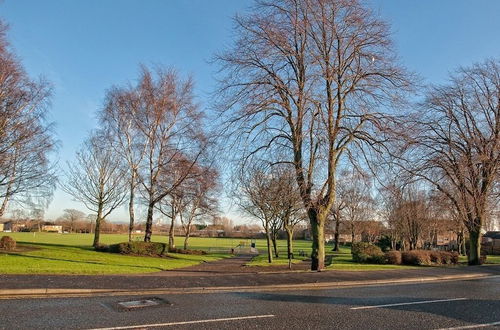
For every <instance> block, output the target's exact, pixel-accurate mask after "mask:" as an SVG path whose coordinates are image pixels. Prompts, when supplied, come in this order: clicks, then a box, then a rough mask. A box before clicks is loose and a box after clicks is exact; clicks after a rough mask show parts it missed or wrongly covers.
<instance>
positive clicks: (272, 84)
mask: <svg viewBox="0 0 500 330" xmlns="http://www.w3.org/2000/svg"><path fill="white" fill-rule="evenodd" d="M235 27H236V39H235V41H234V44H233V46H231V47H229V48H228V49H227V50H226V51H223V52H221V53H220V54H218V55H217V56H216V61H215V62H216V63H218V64H219V66H220V74H221V76H220V80H219V81H220V85H219V89H218V93H217V95H218V100H217V106H216V108H217V110H218V113H217V115H218V117H219V118H221V119H222V124H221V125H220V127H219V130H220V131H221V132H222V135H223V136H222V139H221V140H220V141H221V144H222V145H224V146H233V152H232V155H233V156H234V157H235V159H236V160H238V164H239V166H237V167H235V168H237V169H235V172H237V173H242V174H241V175H240V174H238V176H240V179H239V180H237V181H238V182H239V183H240V184H241V185H240V187H239V188H237V189H236V191H237V194H238V196H240V197H239V198H240V199H241V203H240V204H241V206H242V208H243V209H244V210H245V211H247V212H248V213H249V214H253V215H255V216H257V217H258V218H259V219H264V220H263V224H264V227H265V228H267V227H268V228H269V229H268V230H267V233H268V237H269V241H271V242H272V240H273V239H272V235H273V234H272V231H273V229H272V228H273V226H274V227H279V226H281V227H283V228H285V227H284V226H285V225H284V224H281V225H273V224H272V223H273V219H280V221H284V220H283V219H284V218H286V214H287V212H291V213H292V214H302V215H306V216H307V218H308V219H309V223H310V227H311V230H312V236H313V243H312V256H311V258H312V264H311V268H312V269H313V270H321V269H323V268H324V256H325V246H324V229H325V224H326V222H327V221H328V219H329V218H330V217H340V216H343V217H344V218H346V217H350V218H352V219H355V218H356V217H360V216H362V214H361V215H360V214H358V212H357V211H356V212H354V210H353V209H350V207H351V206H352V205H358V206H360V207H357V210H358V211H359V210H360V209H363V210H365V211H363V212H370V207H369V206H368V205H369V204H370V203H371V202H370V201H369V200H367V199H365V198H362V195H363V194H365V192H363V189H364V190H366V189H368V190H370V189H372V188H370V187H369V186H368V188H365V185H356V186H353V187H351V188H345V191H344V190H343V189H344V188H342V187H346V186H348V185H344V184H342V180H351V177H353V176H356V175H358V174H352V173H356V172H357V173H370V172H371V173H373V174H375V176H376V177H377V178H378V180H379V182H381V183H382V185H383V186H390V185H389V184H390V183H391V182H393V181H394V179H395V178H397V179H398V180H401V183H399V182H398V184H397V185H396V186H395V187H396V188H393V189H392V191H393V193H392V196H393V198H392V205H396V206H394V208H393V209H395V210H396V211H394V212H396V213H398V214H404V212H407V211H403V210H404V209H406V208H410V209H411V210H413V211H411V212H417V211H418V212H420V211H422V212H423V211H424V210H425V212H431V213H432V212H434V213H435V214H440V213H442V212H445V213H446V215H453V217H455V219H457V221H458V222H460V223H461V224H463V227H464V228H465V229H466V230H467V232H468V234H469V237H470V242H471V249H470V253H469V263H470V264H477V263H479V255H480V239H481V230H482V229H483V227H484V222H485V218H486V217H487V214H488V212H489V210H490V209H492V208H493V207H494V206H495V205H496V204H497V203H498V199H499V191H500V190H499V180H498V178H499V172H500V170H499V167H500V165H499V164H500V147H499V144H500V101H499V94H500V62H499V60H494V59H492V60H488V61H485V62H483V63H480V64H476V65H473V66H471V67H468V68H462V69H459V70H458V71H457V72H456V73H455V74H453V75H452V76H451V77H450V80H449V81H448V82H447V83H445V84H443V85H439V86H426V87H425V88H423V86H419V84H418V79H417V78H416V77H415V75H414V74H412V73H411V72H409V71H408V70H406V69H405V68H404V67H403V66H402V65H401V64H400V62H399V60H398V57H397V54H396V52H395V50H394V48H393V46H392V41H391V38H390V28H389V26H388V24H387V23H386V22H384V21H383V20H381V19H380V18H379V17H378V15H375V14H373V12H372V11H371V9H369V8H368V7H367V6H366V5H364V4H363V3H362V2H360V1H357V0H273V1H269V0H256V2H255V5H254V7H253V9H252V10H251V12H250V13H248V14H246V15H243V16H237V17H236V18H235ZM2 31H4V28H2ZM0 54H1V60H2V65H1V70H2V74H1V75H0V79H1V80H0V88H1V89H0V90H1V94H0V107H1V108H0V111H2V113H1V114H2V115H1V116H0V156H1V157H0V197H1V198H2V210H3V209H4V206H3V205H4V204H5V203H7V202H8V201H9V200H12V199H13V196H18V197H19V198H17V199H18V200H22V199H24V200H28V198H27V197H32V198H31V199H33V198H35V199H36V197H40V196H47V195H50V194H46V191H47V190H50V189H52V188H53V187H54V174H53V171H51V169H50V165H49V162H48V158H47V155H48V153H49V152H51V151H52V150H54V146H55V143H54V140H53V138H52V135H51V134H50V127H51V125H50V123H47V122H46V120H45V115H44V114H45V105H46V103H47V100H48V96H49V94H50V93H49V91H50V89H49V88H48V87H47V85H46V84H45V83H43V82H42V81H39V82H34V81H32V80H31V79H29V78H28V77H27V76H26V74H25V73H24V72H23V70H22V68H21V67H20V65H19V62H18V61H17V60H16V59H15V58H14V56H13V55H12V54H11V52H9V50H8V47H7V45H6V41H5V38H4V34H3V32H2V34H1V36H0ZM417 89H418V90H422V91H424V92H423V97H422V98H421V101H420V102H410V101H409V100H415V99H416V98H417V97H418V96H419V95H415V93H414V92H415V90H417ZM203 117H204V116H203V112H202V111H201V110H200V109H199V107H198V106H197V105H196V103H195V102H194V101H193V82H192V81H191V80H190V79H181V78H179V76H178V74H177V73H176V72H175V71H174V70H165V69H162V68H157V69H155V70H150V69H148V68H145V67H143V68H142V69H141V74H140V76H139V78H138V80H137V83H136V84H129V85H126V86H120V87H113V88H111V89H110V90H109V91H108V92H107V94H106V100H105V106H104V108H103V109H102V111H100V113H99V119H100V127H99V129H98V130H96V131H94V132H93V133H92V134H91V136H90V137H89V139H88V140H87V141H86V142H85V143H84V145H83V147H82V149H81V151H80V152H79V153H78V154H77V159H76V161H75V162H74V163H72V164H70V165H69V167H68V170H67V173H66V174H67V175H66V176H67V180H66V181H65V182H64V183H63V188H64V190H66V191H67V192H69V193H70V194H72V195H73V196H74V197H75V199H77V200H80V201H82V202H83V203H85V205H87V207H88V208H89V209H90V210H92V211H93V212H95V213H96V214H97V221H96V227H97V228H98V226H99V223H100V221H102V219H104V218H106V216H107V215H108V214H109V213H110V212H112V211H113V210H114V209H115V208H116V207H118V206H119V205H121V204H122V203H124V202H125V200H127V201H128V205H129V214H130V228H132V227H133V224H134V221H135V215H134V213H135V211H134V205H137V204H140V205H143V206H144V207H145V208H146V209H147V217H146V233H145V237H144V239H145V241H149V240H150V239H151V234H152V228H153V224H154V222H153V216H154V212H156V211H158V212H161V213H163V214H165V215H166V216H168V217H169V218H170V219H171V221H172V224H174V222H175V219H178V218H179V219H181V218H182V220H183V222H184V223H185V224H186V223H189V221H192V219H194V218H196V217H198V216H202V215H205V214H207V213H210V211H209V210H212V209H213V208H214V205H215V204H216V203H215V199H214V198H213V197H214V194H215V192H216V191H217V187H218V185H217V180H216V177H217V171H216V170H215V169H214V166H213V158H212V156H213V154H214V153H213V152H211V150H212V149H211V147H212V145H211V142H212V139H211V138H210V136H209V135H210V134H208V133H207V132H206V131H204V129H203V128H204V127H205V126H204V124H203V123H204V121H203V119H204V118H203ZM262 164H264V165H262ZM344 169H348V171H346V172H345V173H344V171H343V170H344ZM285 173H286V174H285ZM359 175H361V176H365V175H364V174H359ZM281 177H286V178H287V179H286V180H285V181H287V180H292V181H293V182H294V188H293V189H292V188H291V189H290V190H289V191H294V193H292V194H289V193H288V194H287V193H283V192H282V191H275V193H274V194H273V196H278V195H279V196H281V197H283V198H285V197H286V198H288V197H290V198H291V200H288V201H286V202H285V203H284V204H283V205H282V206H279V207H276V206H275V205H276V204H279V203H280V202H279V201H277V200H275V199H274V198H273V196H271V198H270V199H268V198H264V201H265V202H264V203H260V202H258V201H255V198H254V195H255V190H257V189H261V188H262V189H261V190H262V191H263V192H270V191H274V189H275V188H276V184H275V183H272V182H273V180H277V182H280V183H279V185H278V187H281V186H283V185H282V184H281ZM274 182H276V181H274ZM417 182H419V183H418V184H420V185H422V186H424V187H425V189H424V190H426V192H425V193H424V195H426V196H429V195H432V196H433V198H438V199H442V200H443V201H446V202H443V203H442V204H443V205H448V207H447V209H446V211H437V210H432V209H431V210H429V208H430V207H431V206H430V204H428V203H427V202H422V200H423V199H422V193H420V192H419V191H416V190H415V189H413V188H411V189H410V190H408V191H403V190H401V189H403V188H404V187H410V186H411V185H413V184H417ZM389 188H390V187H389ZM405 189H406V188H405ZM287 191H288V190H287ZM136 193H138V196H137V198H136ZM200 196H202V197H200ZM21 197H24V198H21ZM259 198H260V197H259ZM279 199H281V198H279ZM398 200H399V202H401V200H403V201H404V203H402V205H403V206H404V207H402V206H401V207H397V205H399V204H398V203H399V202H396V201H398ZM346 201H349V203H346ZM285 204H286V206H287V207H289V208H291V209H292V210H293V211H290V210H288V211H286V209H287V207H285ZM400 204H401V203H400ZM264 209H265V212H264ZM271 210H272V211H271ZM2 212H3V211H2ZM269 212H270V213H269ZM279 212H283V213H282V214H281V215H280V216H278V215H277V214H278V213H279ZM264 213H266V214H271V216H269V215H264ZM398 218H402V216H398ZM190 219H191V220H190ZM189 227H190V226H186V228H189ZM412 230H413V229H412ZM409 231H411V230H409ZM170 236H171V237H170V240H169V243H170V247H171V248H173V247H174V242H173V234H171V235H170ZM98 241H99V236H98V230H96V239H95V241H94V244H95V245H97V244H98ZM186 244H187V243H186ZM409 244H410V245H412V244H414V242H413V243H412V239H410V243H409ZM270 246H271V244H269V250H270ZM269 255H271V253H269Z"/></svg>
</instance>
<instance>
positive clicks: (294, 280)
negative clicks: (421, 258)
mask: <svg viewBox="0 0 500 330" xmlns="http://www.w3.org/2000/svg"><path fill="white" fill-rule="evenodd" d="M250 258H251V256H244V255H243V256H236V257H233V258H228V259H223V260H219V261H215V262H210V263H204V264H200V265H197V266H191V267H186V268H183V269H179V270H173V271H163V272H158V273H150V274H137V275H136V274H134V275H0V296H1V295H8V294H9V295H11V294H21V293H22V292H24V294H29V293H30V292H29V290H30V289H31V290H32V291H33V292H39V293H40V292H42V291H41V290H36V289H45V290H48V291H50V290H52V292H55V291H59V292H62V291H61V290H65V289H67V290H68V291H72V292H75V293H77V292H78V289H80V290H82V292H84V291H85V290H89V289H95V290H110V291H112V290H129V291H134V290H151V289H155V290H161V289H163V290H168V289H175V290H182V289H188V288H191V289H193V288H198V289H200V288H203V289H217V288H233V289H236V287H238V288H252V287H266V286H268V287H270V286H273V287H280V286H281V287H291V286H294V287H300V286H306V287H307V286H309V287H312V286H320V287H321V286H324V287H335V286H351V285H366V284H376V283H402V282H409V281H433V280H447V279H465V278H475V277H484V276H500V265H488V266H474V267H465V266H456V267H421V268H417V269H402V270H385V271H336V270H335V269H332V270H327V271H322V272H312V271H305V270H299V271H287V270H283V269H282V268H279V267H278V268H274V271H273V268H268V267H248V266H243V265H244V264H245V263H246V262H247V261H248V260H249V259H250ZM305 266H308V265H307V263H306V262H304V263H303V264H302V265H294V268H295V269H297V268H299V269H304V267H305ZM262 270H266V271H265V272H262ZM0 271H1V270H0ZM16 292H17V293H16Z"/></svg>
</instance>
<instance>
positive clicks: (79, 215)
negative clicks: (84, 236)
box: [60, 209, 86, 233]
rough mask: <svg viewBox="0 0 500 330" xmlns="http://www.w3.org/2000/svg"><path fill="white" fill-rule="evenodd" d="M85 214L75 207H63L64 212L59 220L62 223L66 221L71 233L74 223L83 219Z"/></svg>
mask: <svg viewBox="0 0 500 330" xmlns="http://www.w3.org/2000/svg"><path fill="white" fill-rule="evenodd" d="M85 217H86V214H85V213H83V212H82V211H80V210H75V209H64V214H63V215H62V216H61V218H60V220H61V221H62V222H63V223H67V224H68V227H69V232H70V233H73V232H74V231H73V230H74V229H75V223H76V222H78V221H82V220H84V219H85Z"/></svg>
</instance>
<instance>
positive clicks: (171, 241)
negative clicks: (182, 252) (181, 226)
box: [168, 212, 175, 251]
mask: <svg viewBox="0 0 500 330" xmlns="http://www.w3.org/2000/svg"><path fill="white" fill-rule="evenodd" d="M172 213H173V212H172ZM174 229H175V215H174V214H172V219H171V220H170V229H169V231H168V250H169V251H173V250H174V249H175V241H174V240H175V238H174Z"/></svg>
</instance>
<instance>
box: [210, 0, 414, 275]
mask: <svg viewBox="0 0 500 330" xmlns="http://www.w3.org/2000/svg"><path fill="white" fill-rule="evenodd" d="M235 22H236V30H237V31H236V32H237V39H236V42H235V44H234V47H232V48H231V49H230V50H229V51H227V52H226V53H223V54H221V55H219V56H218V60H219V62H220V63H221V66H222V69H221V70H222V72H223V73H225V75H224V77H223V78H222V79H221V88H220V94H219V95H220V97H221V103H222V104H223V105H224V106H225V108H224V109H225V110H224V111H225V112H224V114H225V116H224V118H225V120H226V123H227V126H228V130H229V131H230V132H236V135H237V136H238V138H237V141H239V143H240V144H239V145H238V146H239V147H240V149H242V150H243V151H242V154H241V155H240V156H241V158H242V159H244V160H245V161H250V160H251V159H252V158H258V157H260V158H266V157H268V156H269V155H275V154H277V153H279V152H281V154H283V155H285V157H284V159H279V160H278V162H280V163H290V164H291V165H292V166H293V168H294V172H295V179H296V181H297V184H298V187H299V192H300V196H301V199H302V203H303V205H304V208H305V210H306V211H307V214H308V217H309V221H310V224H311V229H312V236H313V243H312V255H311V259H312V262H311V268H312V269H313V270H321V269H323V268H324V254H325V250H324V224H325V221H326V219H327V216H328V214H329V213H330V211H331V208H332V207H333V205H334V203H335V187H336V183H335V176H336V170H337V167H338V165H339V163H341V162H342V159H343V157H347V158H351V159H354V158H355V157H351V156H353V153H354V152H355V151H356V150H363V148H365V147H367V146H371V147H375V146H376V145H377V144H378V143H381V142H383V141H384V139H383V138H381V134H379V132H380V130H381V129H382V128H383V127H384V121H385V119H386V113H384V112H383V111H382V110H380V109H383V108H382V107H380V105H381V104H387V103H389V102H392V101H394V100H397V99H398V96H399V95H400V93H399V92H400V91H402V90H406V87H407V86H409V82H408V79H407V77H408V75H407V74H406V72H405V70H404V69H403V68H401V67H400V66H398V64H397V63H398V61H397V59H396V56H395V54H394V51H393V48H392V45H391V41H390V38H389V34H390V32H389V28H388V26H387V24H386V23H385V22H383V21H381V20H380V19H378V18H377V17H376V15H373V14H372V12H371V11H370V10H369V9H368V8H367V7H365V6H363V5H362V4H361V3H360V2H359V1H353V0H349V1H347V0H340V1H339V0H277V1H266V0H261V1H257V3H256V5H255V7H254V8H253V11H252V12H251V13H250V14H248V15H246V16H238V17H236V19H235ZM238 139H239V140H238Z"/></svg>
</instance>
